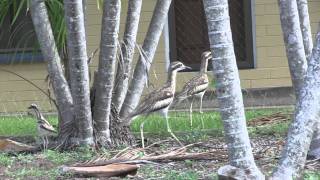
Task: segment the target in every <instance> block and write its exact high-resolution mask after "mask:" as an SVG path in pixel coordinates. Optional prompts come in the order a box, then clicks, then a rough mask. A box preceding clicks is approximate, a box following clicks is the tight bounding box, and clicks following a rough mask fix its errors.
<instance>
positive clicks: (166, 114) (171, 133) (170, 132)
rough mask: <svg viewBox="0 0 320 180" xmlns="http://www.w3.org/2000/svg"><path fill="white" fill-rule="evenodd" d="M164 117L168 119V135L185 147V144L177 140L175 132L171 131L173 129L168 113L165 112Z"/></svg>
mask: <svg viewBox="0 0 320 180" xmlns="http://www.w3.org/2000/svg"><path fill="white" fill-rule="evenodd" d="M164 116H165V118H166V123H167V131H168V133H169V134H170V135H171V136H172V137H173V138H174V139H175V140H176V141H177V142H178V143H179V144H180V145H181V146H183V144H182V143H181V142H180V141H179V139H178V138H177V136H176V135H174V134H173V132H172V130H171V128H170V124H169V117H168V111H165V112H164Z"/></svg>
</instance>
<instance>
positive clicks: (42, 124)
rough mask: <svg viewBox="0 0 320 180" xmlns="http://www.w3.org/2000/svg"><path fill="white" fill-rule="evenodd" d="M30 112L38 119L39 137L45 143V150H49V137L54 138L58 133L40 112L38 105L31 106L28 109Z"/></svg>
mask: <svg viewBox="0 0 320 180" xmlns="http://www.w3.org/2000/svg"><path fill="white" fill-rule="evenodd" d="M28 109H29V110H31V111H32V112H33V115H35V117H36V118H37V130H38V136H39V137H40V138H41V140H42V143H43V149H44V150H46V149H47V148H48V144H49V140H48V136H52V135H54V134H56V133H57V131H56V130H55V129H54V127H53V126H52V125H51V124H50V123H49V122H48V121H47V120H46V119H45V118H44V116H43V115H42V113H41V112H40V109H39V107H38V106H37V105H36V104H31V105H30V106H29V107H28Z"/></svg>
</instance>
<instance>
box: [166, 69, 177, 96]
mask: <svg viewBox="0 0 320 180" xmlns="http://www.w3.org/2000/svg"><path fill="white" fill-rule="evenodd" d="M176 78H177V71H169V74H168V79H167V84H168V85H169V86H171V87H172V89H173V90H174V91H175V89H176Z"/></svg>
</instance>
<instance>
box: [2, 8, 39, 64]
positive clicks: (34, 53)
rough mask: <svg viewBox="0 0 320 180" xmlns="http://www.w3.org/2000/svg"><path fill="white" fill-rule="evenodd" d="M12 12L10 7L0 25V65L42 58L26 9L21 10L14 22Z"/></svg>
mask: <svg viewBox="0 0 320 180" xmlns="http://www.w3.org/2000/svg"><path fill="white" fill-rule="evenodd" d="M13 12H14V11H13V7H10V8H9V12H8V13H7V16H6V17H5V19H4V21H3V23H2V24H1V25H0V27H1V28H0V63H10V62H23V61H33V60H35V59H39V58H42V57H41V55H40V54H39V50H38V48H37V47H38V46H37V37H36V34H35V31H34V28H33V24H32V19H31V15H30V12H29V11H27V7H24V8H22V10H21V12H20V13H19V16H18V17H17V18H16V20H15V21H14V14H13ZM13 21H14V23H13ZM35 61H38V60H35Z"/></svg>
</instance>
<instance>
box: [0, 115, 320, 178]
mask: <svg viewBox="0 0 320 180" xmlns="http://www.w3.org/2000/svg"><path fill="white" fill-rule="evenodd" d="M277 112H282V113H284V114H286V113H291V112H292V109H255V110H247V111H246V118H247V120H248V121H250V120H251V119H253V118H258V117H262V116H268V115H271V114H274V113H277ZM47 119H48V121H49V122H50V123H51V124H53V125H54V126H57V117H56V116H48V117H47ZM143 121H145V125H144V132H145V134H146V135H150V136H155V137H164V136H166V135H168V134H167V132H166V124H165V120H164V118H162V117H160V116H158V115H151V116H149V117H140V118H137V119H136V120H135V121H134V123H133V124H132V126H131V129H132V131H133V132H134V133H136V134H137V135H139V131H140V124H141V123H142V122H143ZM193 124H194V125H193V127H191V126H190V120H189V114H188V113H185V112H171V113H170V125H171V128H172V130H173V131H175V132H176V134H177V136H178V137H179V138H181V140H184V142H185V144H188V143H192V142H199V141H204V142H206V140H208V142H209V141H211V140H212V139H215V138H209V137H212V136H216V139H217V140H218V139H219V138H220V139H222V138H221V136H222V131H223V125H222V122H221V119H220V116H219V113H217V112H205V113H203V114H199V113H196V112H195V113H193ZM287 128H288V122H283V123H278V124H272V125H267V126H263V127H249V132H250V134H251V136H255V135H256V137H259V136H260V135H261V134H263V135H272V136H267V137H274V136H278V137H280V138H282V137H284V136H283V135H285V134H286V132H287ZM179 133H186V135H180V134H179ZM36 134H37V130H36V120H35V119H34V118H33V117H30V116H14V117H4V116H3V117H0V136H36ZM219 136H220V137H219ZM218 142H221V141H218ZM215 144H219V143H213V144H212V145H215ZM159 148H164V149H166V148H172V144H161V146H160V147H159ZM113 153H114V152H113ZM101 154H104V155H107V156H109V157H112V155H111V154H112V153H111V152H109V151H106V150H101V151H99V152H95V151H92V150H90V149H77V150H74V151H69V152H68V151H67V152H57V151H53V150H47V151H45V152H39V153H36V154H17V155H14V156H13V155H11V154H6V153H0V179H25V178H26V177H28V178H29V179H67V178H69V177H68V176H63V177H62V176H61V175H60V173H59V172H60V171H59V167H60V166H61V165H66V164H72V163H74V162H83V161H86V160H89V159H92V158H93V157H94V156H97V155H101ZM225 163H226V162H225ZM222 165H223V164H221V163H220V164H219V163H214V162H211V161H207V162H206V161H191V160H185V161H180V162H172V163H162V164H161V166H153V165H144V166H141V168H139V171H138V174H137V175H136V176H135V177H134V179H148V178H151V179H181V180H184V179H189V180H196V179H201V178H203V177H204V174H206V176H205V177H206V178H207V179H217V176H216V168H218V167H221V166H222ZM270 166H271V168H273V165H272V164H270ZM265 172H267V173H270V171H269V170H267V169H265ZM303 179H306V180H315V179H320V174H319V172H317V171H306V172H305V174H304V178H303Z"/></svg>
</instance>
